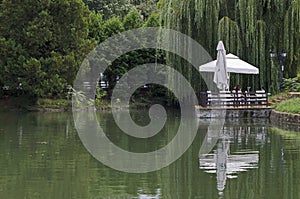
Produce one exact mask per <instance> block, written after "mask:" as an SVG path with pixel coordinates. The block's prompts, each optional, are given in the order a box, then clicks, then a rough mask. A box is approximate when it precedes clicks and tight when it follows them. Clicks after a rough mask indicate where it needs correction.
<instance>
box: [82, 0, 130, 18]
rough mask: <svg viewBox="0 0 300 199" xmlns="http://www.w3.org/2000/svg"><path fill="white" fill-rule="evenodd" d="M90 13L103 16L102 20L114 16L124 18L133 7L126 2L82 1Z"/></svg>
mask: <svg viewBox="0 0 300 199" xmlns="http://www.w3.org/2000/svg"><path fill="white" fill-rule="evenodd" d="M83 2H84V3H85V4H86V5H87V6H88V7H89V9H90V10H91V11H95V12H97V13H100V14H102V15H103V17H104V19H109V18H111V17H114V16H124V15H126V14H127V13H128V12H129V10H130V9H131V8H132V7H133V6H132V4H130V2H129V1H128V0H110V1H103V0H83Z"/></svg>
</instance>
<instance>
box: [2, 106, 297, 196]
mask: <svg viewBox="0 0 300 199" xmlns="http://www.w3.org/2000/svg"><path fill="white" fill-rule="evenodd" d="M144 114H145V113H143V112H135V113H133V114H132V116H133V118H135V120H136V122H137V123H139V124H141V125H145V124H147V122H149V118H148V117H145V116H144ZM98 116H99V120H100V123H101V126H102V127H103V129H104V131H105V132H106V134H107V136H108V137H109V138H110V139H111V140H112V141H114V142H115V143H116V144H118V145H120V147H122V148H124V149H127V150H130V151H137V150H138V151H144V152H146V151H153V150H156V149H158V148H161V147H163V146H165V144H167V143H168V142H170V140H171V139H172V138H173V137H174V135H175V133H176V131H177V128H178V125H179V114H178V113H176V112H170V113H169V119H168V121H167V123H166V125H165V127H164V129H163V130H162V131H161V132H160V133H159V135H156V136H154V137H153V138H150V139H147V140H141V139H134V138H132V137H129V136H127V135H125V134H124V133H122V132H121V131H120V129H119V128H118V127H117V126H116V125H115V123H114V121H113V118H112V116H111V114H110V113H108V112H104V113H99V115H98ZM208 124H209V123H208V121H204V120H199V131H198V134H197V137H196V139H195V140H194V142H193V144H192V146H191V147H190V148H189V149H188V150H187V151H186V153H185V154H184V155H183V156H182V157H181V158H180V159H178V160H177V161H176V162H174V163H173V164H171V165H170V166H168V167H166V168H164V169H162V170H159V171H156V172H151V173H146V174H128V173H123V172H119V171H115V170H113V169H111V168H108V167H106V166H105V165H103V164H102V163H100V162H98V161H97V160H96V159H94V158H93V157H92V156H91V155H90V154H89V153H88V152H87V151H86V149H85V148H84V147H83V145H82V143H81V141H80V139H79V137H78V135H77V132H76V130H75V128H74V124H73V118H72V114H71V113H0V150H1V152H0V198H8V199H10V198H18V199H19V198H30V199H34V198H43V199H47V198H49V199H50V198H51V199H53V198H57V199H59V198H64V199H65V198H74V199H79V198H80V199H82V198H103V199H104V198H116V199H118V198H124V199H125V198H126V199H127V198H143V199H146V198H147V199H148V198H155V199H157V198H160V199H161V198H170V199H175V198H178V199H187V198H205V199H210V198H229V199H233V198H237V199H239V198H243V199H247V198H274V199H276V198H278V199H282V198H288V199H292V198H295V199H298V198H300V170H299V168H300V136H299V134H297V133H291V132H289V131H288V130H285V131H281V130H278V129H277V128H274V127H272V126H271V125H270V124H269V121H268V120H265V119H263V120H231V121H230V120H229V121H226V125H225V126H224V128H223V130H222V133H223V134H222V135H223V136H222V137H221V138H220V140H219V141H218V143H217V144H216V146H215V148H214V149H213V150H212V151H211V152H210V154H207V155H205V156H201V157H199V156H198V153H199V149H200V146H201V144H202V142H203V140H204V137H205V136H206V134H207V132H208ZM186 133H187V134H188V133H189V132H186Z"/></svg>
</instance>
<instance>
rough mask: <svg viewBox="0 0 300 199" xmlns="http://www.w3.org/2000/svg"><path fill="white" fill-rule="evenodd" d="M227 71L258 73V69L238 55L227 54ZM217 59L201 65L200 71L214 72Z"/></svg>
mask: <svg viewBox="0 0 300 199" xmlns="http://www.w3.org/2000/svg"><path fill="white" fill-rule="evenodd" d="M226 63H227V72H228V73H240V74H259V69H258V68H256V67H255V66H253V65H251V64H249V63H247V62H245V61H243V60H241V59H240V58H239V57H237V56H235V55H233V54H228V55H226ZM216 64H217V60H215V61H212V62H209V63H207V64H204V65H201V66H200V67H199V70H200V72H215V70H216Z"/></svg>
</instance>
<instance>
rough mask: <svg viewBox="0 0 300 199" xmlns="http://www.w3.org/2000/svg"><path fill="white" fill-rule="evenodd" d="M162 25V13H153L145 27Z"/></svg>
mask: <svg viewBox="0 0 300 199" xmlns="http://www.w3.org/2000/svg"><path fill="white" fill-rule="evenodd" d="M160 25H161V23H160V15H159V14H158V13H151V15H150V16H149V17H148V19H147V20H146V22H145V23H144V26H145V27H159V26H160Z"/></svg>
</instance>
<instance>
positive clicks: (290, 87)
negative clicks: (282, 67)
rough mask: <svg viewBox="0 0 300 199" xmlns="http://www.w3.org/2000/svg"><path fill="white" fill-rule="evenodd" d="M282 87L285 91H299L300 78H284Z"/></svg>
mask: <svg viewBox="0 0 300 199" xmlns="http://www.w3.org/2000/svg"><path fill="white" fill-rule="evenodd" d="M283 87H284V90H285V91H286V92H300V78H299V77H294V78H290V79H284V81H283Z"/></svg>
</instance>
